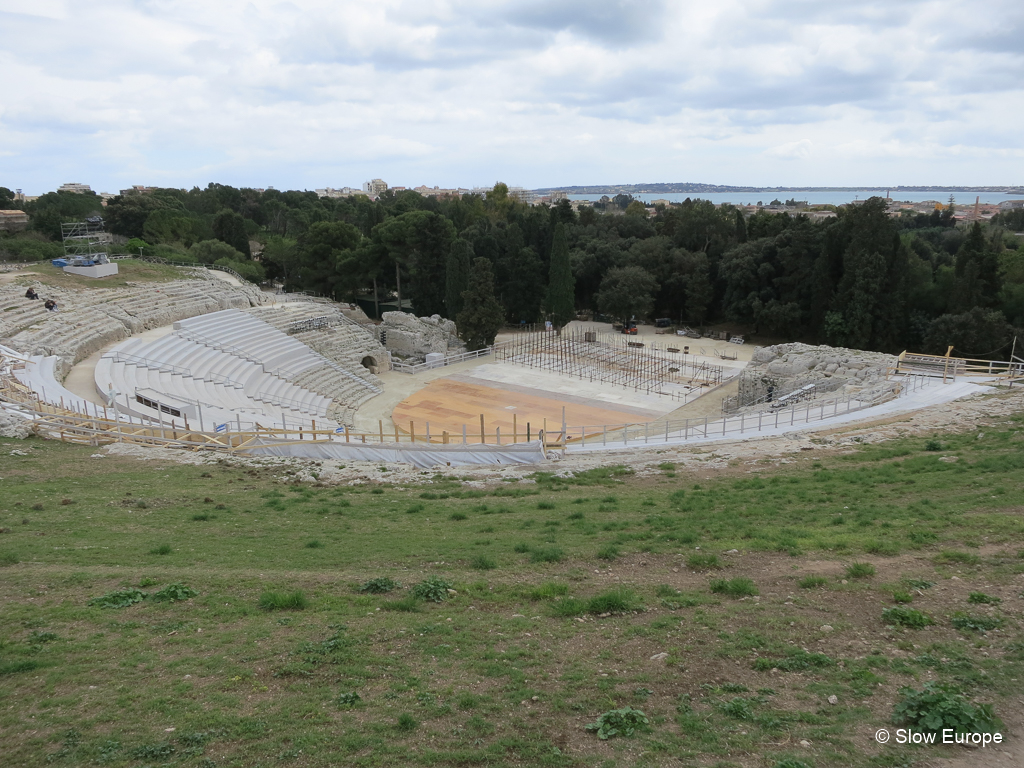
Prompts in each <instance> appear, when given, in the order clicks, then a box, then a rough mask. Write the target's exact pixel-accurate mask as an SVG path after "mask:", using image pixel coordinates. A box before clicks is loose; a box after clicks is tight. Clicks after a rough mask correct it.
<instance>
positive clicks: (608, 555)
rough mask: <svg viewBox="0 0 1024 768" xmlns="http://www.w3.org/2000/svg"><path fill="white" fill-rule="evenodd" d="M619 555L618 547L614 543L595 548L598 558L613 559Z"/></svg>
mask: <svg viewBox="0 0 1024 768" xmlns="http://www.w3.org/2000/svg"><path fill="white" fill-rule="evenodd" d="M618 556H619V548H618V547H617V546H615V545H614V544H605V545H604V546H603V547H601V548H600V549H599V550H597V557H598V559H599V560H614V559H616V558H617V557H618Z"/></svg>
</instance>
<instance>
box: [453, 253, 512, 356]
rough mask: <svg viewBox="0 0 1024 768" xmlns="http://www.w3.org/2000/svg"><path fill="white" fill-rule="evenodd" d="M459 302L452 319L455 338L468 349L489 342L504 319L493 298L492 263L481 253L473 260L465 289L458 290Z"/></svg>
mask: <svg viewBox="0 0 1024 768" xmlns="http://www.w3.org/2000/svg"><path fill="white" fill-rule="evenodd" d="M462 306H463V310H462V311H461V312H460V313H459V316H458V317H457V318H456V321H455V322H456V325H457V326H458V328H459V338H460V339H462V340H463V341H464V342H466V346H467V347H469V349H470V350H471V351H472V350H477V349H483V348H484V347H486V346H488V345H490V344H493V343H494V337H495V336H497V335H498V331H499V330H501V326H502V324H503V323H504V322H505V310H504V309H503V308H502V306H501V304H499V303H498V300H497V299H496V298H494V267H492V266H491V262H490V261H489V260H487V259H485V258H483V257H478V258H476V259H474V260H473V266H472V268H471V269H470V271H469V280H468V281H467V286H466V290H465V291H463V293H462Z"/></svg>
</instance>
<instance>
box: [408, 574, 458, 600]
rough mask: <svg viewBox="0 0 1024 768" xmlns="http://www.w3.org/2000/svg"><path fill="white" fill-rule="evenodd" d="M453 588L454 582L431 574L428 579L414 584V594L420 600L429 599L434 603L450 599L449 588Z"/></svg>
mask: <svg viewBox="0 0 1024 768" xmlns="http://www.w3.org/2000/svg"><path fill="white" fill-rule="evenodd" d="M450 589H452V583H451V582H450V581H446V580H445V579H442V578H440V577H439V576H431V577H430V578H429V579H427V580H426V581H421V582H420V583H419V584H413V585H412V596H413V597H416V598H419V599H420V600H429V601H431V602H432V603H443V602H444V601H445V600H447V599H448V597H449V594H448V590H450Z"/></svg>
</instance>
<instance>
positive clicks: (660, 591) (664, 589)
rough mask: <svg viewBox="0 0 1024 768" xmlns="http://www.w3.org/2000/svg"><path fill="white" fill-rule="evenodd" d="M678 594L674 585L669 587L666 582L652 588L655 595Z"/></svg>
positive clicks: (673, 595)
mask: <svg viewBox="0 0 1024 768" xmlns="http://www.w3.org/2000/svg"><path fill="white" fill-rule="evenodd" d="M678 594H679V590H678V589H676V588H675V587H670V586H669V585H668V584H659V585H658V586H657V587H655V588H654V596H655V597H676V596H677V595H678Z"/></svg>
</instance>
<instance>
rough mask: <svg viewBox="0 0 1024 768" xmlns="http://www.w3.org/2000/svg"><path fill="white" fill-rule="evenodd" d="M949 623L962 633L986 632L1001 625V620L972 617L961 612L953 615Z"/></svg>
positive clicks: (987, 617)
mask: <svg viewBox="0 0 1024 768" xmlns="http://www.w3.org/2000/svg"><path fill="white" fill-rule="evenodd" d="M949 623H950V624H952V625H953V626H954V627H955V628H956V629H959V630H960V631H962V632H988V631H989V630H991V629H998V628H999V627H1000V626H1002V624H1003V622H1002V619H997V618H995V617H994V616H974V615H972V614H969V613H964V612H963V611H957V612H956V613H954V614H953V616H952V618H951V619H950V622H949Z"/></svg>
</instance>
